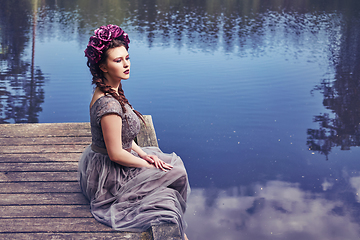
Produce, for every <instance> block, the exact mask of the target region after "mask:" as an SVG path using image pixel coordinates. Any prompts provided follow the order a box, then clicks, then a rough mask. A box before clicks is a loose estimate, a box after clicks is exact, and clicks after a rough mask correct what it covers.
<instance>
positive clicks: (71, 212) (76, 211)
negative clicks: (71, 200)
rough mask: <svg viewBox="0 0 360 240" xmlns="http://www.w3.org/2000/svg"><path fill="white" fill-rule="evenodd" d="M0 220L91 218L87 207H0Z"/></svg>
mask: <svg viewBox="0 0 360 240" xmlns="http://www.w3.org/2000/svg"><path fill="white" fill-rule="evenodd" d="M0 213H1V214H0V218H41V217H47V218H54V217H56V218H61V217H64V218H70V217H71V218H92V215H91V213H90V208H89V205H75V204H73V205H34V206H33V205H30V206H29V205H25V206H0Z"/></svg>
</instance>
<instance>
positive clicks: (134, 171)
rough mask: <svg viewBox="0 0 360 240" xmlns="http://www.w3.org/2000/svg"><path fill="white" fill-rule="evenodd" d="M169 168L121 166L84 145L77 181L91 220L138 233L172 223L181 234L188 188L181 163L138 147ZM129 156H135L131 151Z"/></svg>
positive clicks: (156, 151)
mask: <svg viewBox="0 0 360 240" xmlns="http://www.w3.org/2000/svg"><path fill="white" fill-rule="evenodd" d="M142 149H143V150H144V152H146V153H147V154H151V155H157V156H158V157H159V158H160V159H161V160H163V161H165V162H166V163H169V164H171V165H172V166H173V168H172V169H171V170H169V171H167V172H164V171H162V170H159V169H157V168H145V167H143V168H133V167H124V166H122V165H120V164H117V163H115V162H113V161H111V160H110V158H109V156H108V155H105V154H102V153H98V152H94V151H93V150H92V149H91V147H90V146H88V147H87V148H86V149H85V151H84V152H83V154H82V156H81V158H80V161H79V171H78V173H79V181H80V186H81V190H82V192H83V194H84V195H85V197H86V198H87V199H88V200H89V202H90V210H91V213H92V215H93V216H94V218H95V219H96V220H97V221H99V222H101V223H103V224H106V225H108V226H110V227H112V228H113V229H115V230H119V231H132V232H142V231H145V230H147V229H148V228H149V227H150V226H152V225H159V224H161V223H175V224H177V225H178V226H179V228H180V231H181V234H182V235H183V233H184V230H185V228H186V223H185V221H184V213H185V210H186V201H187V197H188V196H189V194H190V186H189V182H188V177H187V173H186V170H185V167H184V164H183V162H182V160H181V159H180V157H179V156H177V155H176V154H175V153H172V154H166V153H163V152H161V150H160V149H159V148H157V147H145V148H142ZM132 154H134V155H135V156H137V154H136V153H135V152H133V151H132Z"/></svg>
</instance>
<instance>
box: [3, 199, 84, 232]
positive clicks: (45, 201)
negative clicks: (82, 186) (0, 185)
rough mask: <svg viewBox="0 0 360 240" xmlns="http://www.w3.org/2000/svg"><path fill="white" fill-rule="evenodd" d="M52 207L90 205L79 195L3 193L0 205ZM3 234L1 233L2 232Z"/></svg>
mask: <svg viewBox="0 0 360 240" xmlns="http://www.w3.org/2000/svg"><path fill="white" fill-rule="evenodd" d="M26 204H28V205H42V204H44V205H50V204H62V205H64V204H68V205H71V204H76V205H80V204H82V205H87V206H88V205H89V202H88V201H87V200H86V198H85V197H84V195H83V194H82V193H81V192H78V193H50V192H46V193H1V194H0V205H1V206H5V205H6V206H10V205H17V206H19V205H26ZM0 232H1V231H0Z"/></svg>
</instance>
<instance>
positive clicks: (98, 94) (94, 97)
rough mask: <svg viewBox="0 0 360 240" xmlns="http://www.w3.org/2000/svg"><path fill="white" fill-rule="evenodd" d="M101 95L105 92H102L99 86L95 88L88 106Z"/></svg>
mask: <svg viewBox="0 0 360 240" xmlns="http://www.w3.org/2000/svg"><path fill="white" fill-rule="evenodd" d="M102 96H105V93H103V92H102V91H101V90H100V89H99V88H96V89H95V91H94V94H93V96H92V99H91V102H90V107H92V105H93V104H94V103H95V102H96V100H98V99H99V98H101V97H102Z"/></svg>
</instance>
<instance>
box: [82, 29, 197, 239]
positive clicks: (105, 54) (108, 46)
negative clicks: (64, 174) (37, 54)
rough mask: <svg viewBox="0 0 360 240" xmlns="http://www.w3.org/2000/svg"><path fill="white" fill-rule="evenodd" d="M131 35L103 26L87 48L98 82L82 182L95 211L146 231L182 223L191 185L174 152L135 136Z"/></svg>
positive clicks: (102, 218)
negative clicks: (128, 91) (129, 89)
mask: <svg viewBox="0 0 360 240" xmlns="http://www.w3.org/2000/svg"><path fill="white" fill-rule="evenodd" d="M129 43H130V40H129V38H128V35H127V34H126V33H125V32H124V31H123V30H122V29H121V28H120V27H118V26H115V25H107V26H101V27H100V28H98V29H96V30H95V31H94V35H93V36H91V37H90V40H89V44H88V46H87V48H86V50H85V56H86V57H87V58H88V62H87V65H88V67H89V68H90V71H91V74H92V76H93V81H92V82H93V84H95V85H96V88H95V91H94V94H93V98H92V100H91V103H90V123H91V135H92V144H91V145H90V146H89V147H87V148H86V149H85V151H84V152H83V154H82V156H81V159H80V162H79V177H80V186H81V189H82V192H83V193H84V195H85V196H86V197H87V198H88V200H89V201H90V208H91V213H92V214H93V216H94V217H95V219H96V220H98V221H99V222H101V223H104V224H106V225H108V226H111V227H112V228H114V229H116V230H120V231H144V230H146V229H148V228H149V227H150V226H151V225H157V224H161V223H176V224H178V226H179V228H180V231H181V233H182V234H183V238H184V239H187V238H186V235H185V234H184V229H185V227H186V224H185V222H184V219H183V214H184V212H185V209H186V200H187V197H188V195H189V193H190V187H189V183H188V178H187V174H186V170H185V167H184V165H183V162H182V161H181V159H180V157H178V156H177V155H176V154H175V153H173V154H165V153H162V152H161V151H160V149H159V148H155V147H146V148H140V147H139V146H138V145H137V144H136V143H135V142H134V141H133V139H134V137H135V136H136V135H137V134H138V133H139V130H140V121H141V120H143V119H142V115H141V114H140V113H139V112H137V111H136V110H134V109H133V108H132V106H131V105H130V104H129V102H128V100H127V99H126V98H125V95H124V91H123V90H122V87H121V81H122V80H126V79H128V78H129V75H130V58H129V54H128V51H127V50H128V47H129V46H128V44H129Z"/></svg>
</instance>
